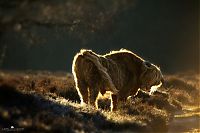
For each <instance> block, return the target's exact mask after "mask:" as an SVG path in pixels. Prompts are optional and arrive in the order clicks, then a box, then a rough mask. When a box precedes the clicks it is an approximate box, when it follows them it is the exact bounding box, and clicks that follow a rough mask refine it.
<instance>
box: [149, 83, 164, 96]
mask: <svg viewBox="0 0 200 133" xmlns="http://www.w3.org/2000/svg"><path fill="white" fill-rule="evenodd" d="M161 85H162V82H160V84H158V85H154V86H151V90H150V93H149V94H150V95H151V94H152V93H153V92H155V91H156V90H157V89H158V88H159V87H160V86H161Z"/></svg>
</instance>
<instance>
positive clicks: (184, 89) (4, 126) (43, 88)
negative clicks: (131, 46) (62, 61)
mask: <svg viewBox="0 0 200 133" xmlns="http://www.w3.org/2000/svg"><path fill="white" fill-rule="evenodd" d="M164 77H165V80H166V85H165V88H162V87H161V88H160V89H159V91H157V92H155V93H154V94H153V95H152V96H149V95H147V94H146V93H144V92H143V91H139V93H138V95H137V96H135V97H134V96H131V97H129V99H128V100H127V102H126V103H121V104H120V105H119V109H118V111H116V112H110V111H109V105H110V100H109V97H106V96H105V97H102V98H101V99H99V105H100V109H98V110H96V109H94V108H93V107H91V106H88V105H87V106H83V107H82V106H80V104H79V103H80V100H79V96H78V94H77V92H76V89H75V86H74V80H73V76H72V74H70V73H64V72H55V73H52V72H48V71H25V72H24V71H23V72H20V71H17V72H16V71H0V132H1V131H5V132H7V131H20V132H56V133H59V132H61V133H64V132H67V133H68V132H200V127H199V126H200V125H199V123H200V107H199V101H200V75H198V74H194V73H192V72H187V73H179V74H174V75H164Z"/></svg>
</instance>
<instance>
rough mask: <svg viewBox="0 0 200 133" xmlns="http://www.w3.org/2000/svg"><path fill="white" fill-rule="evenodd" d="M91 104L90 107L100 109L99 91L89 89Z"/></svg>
mask: <svg viewBox="0 0 200 133" xmlns="http://www.w3.org/2000/svg"><path fill="white" fill-rule="evenodd" d="M89 92H90V93H89V94H90V95H89V103H90V105H92V106H94V107H95V108H96V109H98V103H97V102H98V101H97V97H98V94H99V91H98V90H97V89H94V88H89Z"/></svg>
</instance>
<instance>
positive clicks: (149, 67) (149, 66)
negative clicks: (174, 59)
mask: <svg viewBox="0 0 200 133" xmlns="http://www.w3.org/2000/svg"><path fill="white" fill-rule="evenodd" d="M143 65H144V66H145V67H146V68H147V69H151V68H152V64H151V63H150V62H149V61H144V62H143Z"/></svg>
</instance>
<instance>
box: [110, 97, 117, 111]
mask: <svg viewBox="0 0 200 133" xmlns="http://www.w3.org/2000/svg"><path fill="white" fill-rule="evenodd" d="M117 104H118V97H117V95H115V94H111V111H116V110H117Z"/></svg>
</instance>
